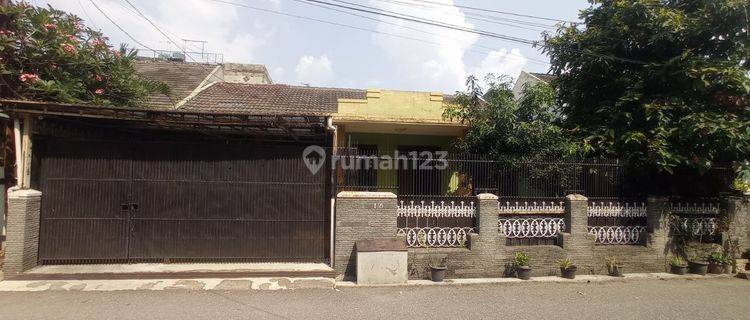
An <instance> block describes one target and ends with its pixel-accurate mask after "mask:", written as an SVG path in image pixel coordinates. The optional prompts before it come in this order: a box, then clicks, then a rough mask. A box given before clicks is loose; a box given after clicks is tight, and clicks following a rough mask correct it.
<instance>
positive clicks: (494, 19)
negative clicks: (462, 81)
mask: <svg viewBox="0 0 750 320" xmlns="http://www.w3.org/2000/svg"><path fill="white" fill-rule="evenodd" d="M376 1H379V2H385V3H393V4H396V5H400V6H404V7H412V8H423V9H434V10H441V8H443V7H438V6H432V5H427V4H419V3H412V2H408V1H399V0H376ZM447 7H450V8H453V7H454V6H447ZM443 12H445V11H443ZM462 13H463V15H464V16H467V17H470V18H472V19H475V20H478V21H485V22H489V23H493V24H498V25H503V26H509V27H514V28H521V29H526V30H532V31H539V32H543V31H547V30H551V29H554V28H555V26H554V25H547V24H541V23H537V22H531V21H524V20H518V19H511V18H504V17H498V16H493V15H486V14H481V13H475V12H467V11H463V12H462ZM453 16H455V15H453ZM500 21H504V22H500ZM530 28H538V29H530Z"/></svg>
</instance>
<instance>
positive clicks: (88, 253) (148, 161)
mask: <svg viewBox="0 0 750 320" xmlns="http://www.w3.org/2000/svg"><path fill="white" fill-rule="evenodd" d="M38 146H39V151H38V153H37V154H38V155H39V156H40V158H41V159H40V161H41V163H40V169H39V172H38V175H39V176H38V179H39V184H40V188H41V191H42V192H43V193H42V194H43V197H42V216H41V225H40V228H41V230H40V250H39V255H40V262H41V263H44V264H54V263H112V262H148V261H164V260H169V261H324V260H326V259H327V253H328V245H329V241H328V240H329V215H328V210H327V201H326V198H327V196H326V190H327V189H328V188H327V187H326V176H327V174H328V172H326V170H320V171H319V172H317V173H316V174H312V173H311V172H310V171H309V170H308V169H307V167H306V166H305V164H304V162H303V161H302V159H301V155H302V150H303V149H304V147H305V146H303V145H274V146H263V145H255V144H249V143H242V142H226V141H214V142H195V143H175V142H153V141H148V142H138V143H133V142H114V141H80V140H60V139H54V140H44V141H41V142H40V143H38Z"/></svg>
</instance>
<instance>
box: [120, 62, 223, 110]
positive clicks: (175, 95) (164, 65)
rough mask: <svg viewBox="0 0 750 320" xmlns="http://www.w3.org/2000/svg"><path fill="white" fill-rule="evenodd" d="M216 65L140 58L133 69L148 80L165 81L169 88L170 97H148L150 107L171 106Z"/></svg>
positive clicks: (193, 88) (190, 90) (191, 90)
mask: <svg viewBox="0 0 750 320" xmlns="http://www.w3.org/2000/svg"><path fill="white" fill-rule="evenodd" d="M215 67H216V66H213V65H208V64H202V63H191V62H178V61H167V60H157V59H140V60H136V62H135V70H136V71H137V72H138V73H140V74H141V75H143V76H144V77H146V78H147V79H150V80H158V81H162V82H164V83H166V84H167V85H168V86H169V88H170V89H171V93H172V97H171V98H170V97H168V96H166V95H163V94H155V95H153V96H151V97H149V101H148V104H149V105H150V106H152V107H172V106H174V104H176V103H177V102H179V101H180V100H182V99H184V98H185V97H187V96H188V95H189V94H190V93H191V92H193V90H195V89H196V88H197V87H198V85H200V84H201V82H203V80H204V79H206V77H208V75H209V74H210V73H211V72H212V71H213V70H214V68H215Z"/></svg>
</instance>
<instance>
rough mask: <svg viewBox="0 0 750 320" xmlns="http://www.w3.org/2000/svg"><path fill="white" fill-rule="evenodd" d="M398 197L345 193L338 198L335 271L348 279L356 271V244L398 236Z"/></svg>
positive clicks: (371, 193)
mask: <svg viewBox="0 0 750 320" xmlns="http://www.w3.org/2000/svg"><path fill="white" fill-rule="evenodd" d="M396 218H397V216H396V195H394V194H393V193H390V192H353V191H344V192H341V193H339V194H338V196H337V198H336V218H335V219H336V233H335V235H334V238H335V239H334V247H335V248H334V250H335V256H334V269H335V270H336V271H337V272H339V273H340V274H341V275H342V276H343V277H344V278H352V277H353V276H354V273H355V270H356V259H357V252H356V250H355V245H354V244H355V242H357V241H358V240H371V239H374V238H380V237H393V236H395V235H396V232H397V228H396Z"/></svg>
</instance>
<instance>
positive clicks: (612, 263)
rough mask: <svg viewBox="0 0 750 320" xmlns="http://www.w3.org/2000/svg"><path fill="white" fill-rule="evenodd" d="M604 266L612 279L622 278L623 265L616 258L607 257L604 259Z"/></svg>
mask: <svg viewBox="0 0 750 320" xmlns="http://www.w3.org/2000/svg"><path fill="white" fill-rule="evenodd" d="M604 265H606V266H607V273H608V274H609V275H610V276H613V277H622V269H623V265H622V263H620V259H618V258H617V257H607V258H606V259H604Z"/></svg>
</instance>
